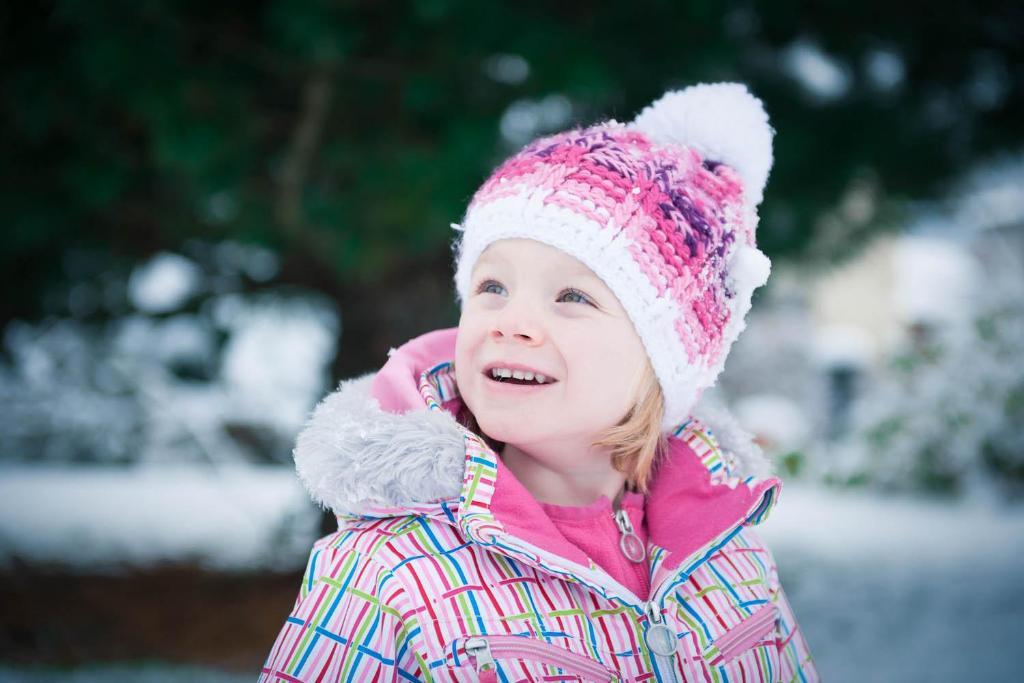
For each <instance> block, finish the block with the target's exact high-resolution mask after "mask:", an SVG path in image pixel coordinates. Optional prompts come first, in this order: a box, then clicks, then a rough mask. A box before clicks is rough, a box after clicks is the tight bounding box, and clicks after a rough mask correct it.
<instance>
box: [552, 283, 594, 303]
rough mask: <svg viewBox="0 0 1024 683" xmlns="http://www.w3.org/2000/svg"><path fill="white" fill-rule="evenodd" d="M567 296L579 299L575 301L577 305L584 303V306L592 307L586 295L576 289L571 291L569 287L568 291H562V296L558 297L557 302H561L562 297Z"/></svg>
mask: <svg viewBox="0 0 1024 683" xmlns="http://www.w3.org/2000/svg"><path fill="white" fill-rule="evenodd" d="M567 294H568V295H569V296H574V297H579V299H577V301H578V302H579V303H581V304H582V303H585V304H589V305H591V306H593V305H594V304H593V302H591V301H590V299H588V298H587V295H586V294H584V293H583V292H581V291H579V290H577V289H573V288H572V287H569V288H568V289H566V290H564V291H563V292H562V294H561V295H560V296H559V297H558V300H559V301H561V300H562V297H564V296H565V295H567Z"/></svg>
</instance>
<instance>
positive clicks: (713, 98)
mask: <svg viewBox="0 0 1024 683" xmlns="http://www.w3.org/2000/svg"><path fill="white" fill-rule="evenodd" d="M629 126H630V127H632V128H634V129H636V130H638V131H640V132H641V133H644V134H645V135H647V136H648V137H649V138H651V140H653V141H654V142H657V143H659V144H670V143H672V144H679V145H685V146H687V147H690V148H691V149H693V150H695V151H696V152H697V153H698V154H700V155H701V156H702V157H704V158H705V159H708V160H710V161H718V162H721V163H723V164H727V165H728V166H731V167H732V168H733V169H734V170H735V171H736V172H737V173H739V175H740V177H741V178H742V179H743V186H744V195H745V198H746V200H747V201H748V202H749V203H750V206H751V207H756V206H757V205H758V204H760V203H761V200H762V199H763V197H764V187H765V184H766V183H767V182H768V173H769V171H771V168H772V137H773V136H774V134H775V129H774V128H772V127H771V125H769V123H768V114H767V113H766V112H765V110H764V105H763V104H762V102H761V100H759V99H758V98H757V97H755V96H754V95H752V94H750V92H749V91H748V90H747V86H746V85H744V84H742V83H698V84H696V85H691V86H689V87H688V88H684V89H683V90H673V91H669V92H667V93H665V94H664V95H662V96H661V97H660V98H658V99H657V100H655V101H654V102H652V103H651V104H649V105H648V106H646V107H645V108H644V109H643V110H642V111H641V112H640V113H639V114H637V116H636V118H635V119H633V121H632V123H630V124H629Z"/></svg>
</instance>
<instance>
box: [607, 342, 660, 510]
mask: <svg viewBox="0 0 1024 683" xmlns="http://www.w3.org/2000/svg"><path fill="white" fill-rule="evenodd" d="M638 384H639V386H638V387H637V391H636V393H635V395H634V396H635V398H634V401H633V407H632V408H630V409H629V411H628V412H627V413H626V415H625V416H624V417H623V418H622V420H620V421H619V423H618V424H617V425H615V426H614V427H611V428H610V429H608V430H606V431H605V432H604V434H603V435H602V436H601V437H600V438H599V439H598V440H597V441H594V442H593V444H592V445H594V446H609V447H610V448H611V451H612V466H613V467H614V468H615V469H617V470H618V471H619V472H622V473H624V474H625V475H626V485H627V486H628V487H630V488H633V489H635V490H638V491H640V492H641V493H644V494H646V493H647V492H648V484H649V483H650V480H651V477H652V475H653V474H654V469H655V467H656V466H657V464H658V462H659V461H660V460H661V458H662V457H663V455H664V453H665V451H666V450H667V449H668V437H667V436H666V435H665V434H664V433H663V432H662V430H661V421H662V418H663V417H664V414H665V401H664V395H663V394H662V391H661V384H660V383H659V382H658V378H657V377H656V376H655V375H654V369H653V368H652V367H651V363H650V361H649V360H647V359H645V360H644V367H643V371H642V373H641V376H640V381H639V382H638Z"/></svg>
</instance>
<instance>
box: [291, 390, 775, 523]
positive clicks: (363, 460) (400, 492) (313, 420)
mask: <svg viewBox="0 0 1024 683" xmlns="http://www.w3.org/2000/svg"><path fill="white" fill-rule="evenodd" d="M374 374H375V373H369V374H366V375H363V376H362V377H358V378H355V379H351V380H346V381H343V382H341V383H340V384H339V385H338V388H337V390H335V391H334V392H332V393H330V394H328V395H327V396H326V397H325V398H324V399H323V400H322V401H320V403H319V404H317V406H316V408H314V410H313V413H312V415H311V416H310V418H309V420H308V421H307V422H306V425H305V427H304V428H303V429H302V431H301V432H300V433H299V436H298V439H297V441H296V445H295V449H294V450H293V452H292V455H293V457H294V458H295V469H296V470H297V471H298V475H299V479H301V480H302V483H303V485H304V486H305V487H306V490H307V491H309V495H310V497H311V498H312V499H313V500H314V501H315V502H317V503H318V504H320V505H321V506H322V507H324V508H330V509H331V510H333V511H334V513H335V514H357V515H358V514H363V513H366V512H369V511H370V510H371V509H372V508H380V507H398V508H400V507H405V506H409V505H416V504H423V503H429V502H431V501H439V500H449V499H453V498H458V496H459V492H460V490H461V488H462V475H463V471H464V470H465V458H466V447H465V441H464V439H463V436H462V432H461V431H460V430H459V428H458V425H457V423H456V422H455V419H454V418H453V417H452V416H451V415H449V414H448V413H446V412H444V411H436V410H427V409H426V406H424V408H423V409H421V410H415V411H412V412H408V413H405V414H402V415H398V414H395V413H388V412H385V411H384V410H382V409H381V407H380V404H379V403H378V402H377V400H376V399H374V398H373V397H372V396H370V384H371V382H372V381H373V377H374ZM693 417H695V418H696V419H697V420H699V421H700V422H701V423H703V424H704V426H706V427H707V428H708V429H710V430H711V432H712V435H713V436H714V437H715V438H716V440H717V441H718V445H719V446H720V447H721V448H722V450H723V452H725V454H726V457H730V458H731V460H732V467H733V473H734V474H735V475H737V476H739V477H741V478H746V477H747V476H750V475H753V476H755V477H757V478H759V479H760V478H765V477H767V476H769V475H770V474H771V463H770V462H769V460H768V459H767V458H766V457H765V456H764V453H763V452H762V451H761V448H760V447H759V446H758V445H757V444H756V443H754V441H753V439H752V438H751V436H750V434H748V433H747V432H745V431H744V430H743V429H742V428H741V427H740V426H739V424H738V423H737V421H736V418H735V417H733V416H732V414H731V413H730V412H729V411H728V409H726V408H725V407H724V406H723V405H721V404H717V403H715V402H713V401H712V400H710V398H709V397H708V396H705V397H704V398H703V399H702V400H701V401H700V403H699V404H698V405H697V406H696V407H695V408H694V411H693Z"/></svg>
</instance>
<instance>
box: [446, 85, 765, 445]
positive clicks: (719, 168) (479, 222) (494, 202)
mask: <svg viewBox="0 0 1024 683" xmlns="http://www.w3.org/2000/svg"><path fill="white" fill-rule="evenodd" d="M774 133H775V131H774V129H773V128H772V127H771V126H770V125H769V124H768V116H767V114H766V113H765V111H764V107H763V105H762V104H761V101H760V100H759V99H757V98H756V97H754V96H753V95H752V94H750V93H749V92H748V91H747V88H746V86H744V85H743V84H740V83H710V84H709V83H701V84H697V85H693V86H690V87H688V88H685V89H683V90H679V91H670V92H667V93H665V94H664V95H663V96H662V97H661V98H659V99H658V100H657V101H655V102H654V103H653V104H651V105H649V106H648V107H646V108H645V109H644V110H643V111H641V112H640V114H639V115H638V116H637V117H636V118H635V119H634V120H633V121H632V122H631V123H628V124H623V123H619V122H617V121H615V120H614V119H613V120H609V121H606V122H604V123H600V124H596V125H592V126H589V127H578V128H574V129H571V130H568V131H564V132H561V133H557V134H554V135H548V136H545V137H541V138H539V139H537V140H534V141H533V142H531V143H529V144H527V145H526V146H525V147H524V148H523V149H522V150H520V151H519V152H518V153H517V154H515V155H513V156H512V157H511V158H509V159H507V160H506V161H505V162H503V163H502V164H501V165H500V166H498V168H497V169H496V170H495V171H494V172H493V173H492V174H491V176H490V177H489V178H488V179H487V180H486V182H484V184H483V185H482V186H481V187H480V188H479V189H478V190H477V191H476V193H475V194H474V195H473V197H472V199H471V200H470V203H469V206H468V208H467V209H466V214H465V216H464V218H463V220H462V223H461V224H457V223H453V224H452V227H453V228H454V229H455V230H457V231H460V232H461V237H459V238H457V240H456V242H455V244H454V245H453V246H454V249H455V251H456V267H455V288H456V292H457V294H458V298H459V300H460V302H462V303H464V302H465V301H466V299H467V298H468V296H469V293H470V292H469V288H470V274H471V273H472V270H473V264H474V263H476V260H477V258H479V256H480V255H481V254H482V253H483V251H484V249H486V248H487V246H488V245H489V244H491V243H492V242H495V241H497V240H500V239H507V238H528V239H533V240H537V241H538V242H543V243H545V244H548V245H550V246H553V247H556V248H558V249H561V250H562V251H564V252H565V253H567V254H569V255H571V256H573V257H575V258H576V259H578V260H579V261H581V262H582V263H584V264H585V265H586V266H587V267H588V268H590V269H591V270H592V271H594V273H595V274H597V276H598V277H600V278H601V279H602V280H603V281H604V282H605V284H606V285H607V286H608V288H609V289H610V290H611V291H612V292H613V293H614V294H615V296H616V297H618V299H619V301H620V303H621V304H622V307H623V308H624V309H625V311H626V313H627V314H628V315H629V318H630V320H631V321H632V323H633V326H634V328H635V329H636V332H637V334H638V336H639V337H640V339H641V341H642V342H643V345H644V348H645V350H646V351H647V355H648V357H649V358H650V361H651V366H652V367H653V369H654V373H655V375H656V376H657V378H658V381H659V383H660V384H661V389H662V392H663V394H664V397H665V417H664V421H663V423H662V428H663V429H664V430H666V431H667V430H670V429H672V428H673V427H675V426H677V425H679V424H680V423H682V422H683V421H685V420H686V419H687V418H688V417H689V414H690V411H691V410H692V409H693V407H694V405H695V404H696V402H697V400H698V399H699V398H700V396H701V394H702V393H703V392H704V390H705V389H707V388H708V387H710V386H712V385H713V384H714V383H715V381H716V380H717V378H718V375H719V374H720V372H721V370H722V367H723V366H724V365H725V358H726V355H727V354H728V352H729V348H730V347H731V346H732V343H733V342H734V341H735V340H736V338H737V337H738V336H739V334H740V332H741V331H742V330H743V328H744V327H745V324H746V323H745V322H744V318H745V317H746V314H747V312H748V311H749V310H750V300H751V296H752V294H753V292H754V290H755V289H756V288H758V287H760V286H761V285H763V284H764V283H765V282H766V281H767V280H768V273H769V271H770V268H771V262H770V261H769V260H768V257H766V256H765V255H764V254H763V253H762V252H761V251H760V250H758V249H757V247H756V244H755V240H754V231H755V228H756V227H757V223H758V214H757V206H758V205H759V204H760V203H761V199H762V197H763V191H764V186H765V183H766V182H767V179H768V172H769V170H770V169H771V165H772V136H773V135H774Z"/></svg>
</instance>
